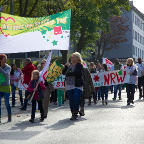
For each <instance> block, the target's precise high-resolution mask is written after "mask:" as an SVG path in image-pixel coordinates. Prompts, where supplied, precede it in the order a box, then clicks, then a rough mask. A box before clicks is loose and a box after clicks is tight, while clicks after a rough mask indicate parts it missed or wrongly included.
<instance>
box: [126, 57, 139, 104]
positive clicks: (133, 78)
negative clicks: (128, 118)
mask: <svg viewBox="0 0 144 144" xmlns="http://www.w3.org/2000/svg"><path fill="white" fill-rule="evenodd" d="M126 64H127V68H126V69H129V71H130V72H129V73H128V74H129V75H130V80H129V83H127V86H126V91H127V105H130V103H132V104H134V93H135V84H137V69H136V66H135V65H134V60H133V59H132V58H128V59H127V61H126Z"/></svg>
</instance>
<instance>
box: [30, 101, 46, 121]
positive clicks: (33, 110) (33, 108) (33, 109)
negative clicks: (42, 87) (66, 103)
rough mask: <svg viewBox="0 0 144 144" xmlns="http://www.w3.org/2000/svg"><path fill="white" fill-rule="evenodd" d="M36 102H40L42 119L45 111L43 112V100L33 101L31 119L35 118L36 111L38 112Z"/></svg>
mask: <svg viewBox="0 0 144 144" xmlns="http://www.w3.org/2000/svg"><path fill="white" fill-rule="evenodd" d="M36 101H37V102H38V106H39V109H40V113H41V118H42V119H43V118H44V110H43V100H32V114H31V117H32V118H35V111H36Z"/></svg>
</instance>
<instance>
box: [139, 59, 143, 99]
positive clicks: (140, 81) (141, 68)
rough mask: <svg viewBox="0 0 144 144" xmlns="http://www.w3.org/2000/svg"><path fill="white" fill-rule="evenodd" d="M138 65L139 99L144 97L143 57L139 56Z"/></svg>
mask: <svg viewBox="0 0 144 144" xmlns="http://www.w3.org/2000/svg"><path fill="white" fill-rule="evenodd" d="M137 67H138V88H139V99H141V98H142V97H143V98H144V76H143V75H142V70H143V69H144V63H143V62H142V59H141V58H140V57H139V58H138V63H137ZM142 89H143V92H142Z"/></svg>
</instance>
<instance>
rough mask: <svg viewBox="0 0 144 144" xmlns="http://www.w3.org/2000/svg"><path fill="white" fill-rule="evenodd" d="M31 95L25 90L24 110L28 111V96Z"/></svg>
mask: <svg viewBox="0 0 144 144" xmlns="http://www.w3.org/2000/svg"><path fill="white" fill-rule="evenodd" d="M29 94H30V92H28V91H27V90H25V99H24V105H23V108H24V109H26V108H27V103H28V99H27V97H28V95H29Z"/></svg>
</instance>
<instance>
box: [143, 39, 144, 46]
mask: <svg viewBox="0 0 144 144" xmlns="http://www.w3.org/2000/svg"><path fill="white" fill-rule="evenodd" d="M143 45H144V37H143Z"/></svg>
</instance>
